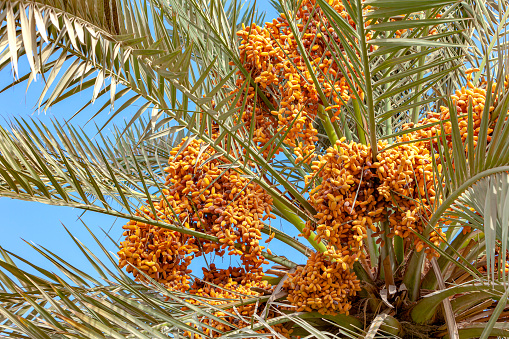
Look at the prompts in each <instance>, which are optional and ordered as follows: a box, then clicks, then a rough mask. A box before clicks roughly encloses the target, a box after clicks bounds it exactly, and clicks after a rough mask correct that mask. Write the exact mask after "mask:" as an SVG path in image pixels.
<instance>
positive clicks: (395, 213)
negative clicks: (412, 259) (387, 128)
mask: <svg viewBox="0 0 509 339" xmlns="http://www.w3.org/2000/svg"><path fill="white" fill-rule="evenodd" d="M398 141H399V140H398ZM428 144H429V143H426V142H423V141H420V142H419V141H417V142H414V143H411V144H399V145H398V146H397V147H395V148H390V149H388V150H385V151H382V152H381V153H379V154H378V155H377V160H378V161H377V162H376V163H374V164H373V166H375V167H376V168H377V176H378V178H379V184H378V186H377V190H378V192H379V193H380V195H382V196H383V197H384V198H385V203H386V209H387V210H388V213H389V227H390V230H391V232H390V233H389V234H388V237H393V236H394V235H397V236H400V237H401V238H403V239H405V240H412V241H413V243H414V246H415V249H416V250H417V251H418V252H420V251H421V250H422V249H423V248H425V251H426V253H427V254H428V256H429V257H431V256H433V255H434V256H438V253H437V252H436V251H434V250H432V249H431V248H429V247H428V246H426V243H425V242H424V241H423V240H421V239H419V238H418V237H417V236H416V235H415V233H414V232H416V233H419V234H423V233H424V226H425V225H426V221H427V220H428V219H429V217H430V216H431V214H432V213H433V212H434V210H435V206H437V205H436V204H435V200H436V199H437V194H436V192H435V181H436V180H435V178H436V176H438V175H439V174H440V173H434V172H433V160H432V157H435V158H438V154H432V151H431V150H430V149H429V147H426V145H428ZM386 146H387V143H386V142H380V144H379V148H385V147H386ZM440 168H441V167H440V165H439V166H438V171H439V172H440ZM436 203H437V204H441V203H442V199H441V198H440V197H438V201H436ZM443 239H445V234H444V233H443V232H442V230H441V229H440V228H436V229H435V230H434V231H432V232H431V233H430V236H429V240H430V241H431V242H432V243H434V244H435V245H436V246H438V245H439V244H440V242H441V241H442V240H443Z"/></svg>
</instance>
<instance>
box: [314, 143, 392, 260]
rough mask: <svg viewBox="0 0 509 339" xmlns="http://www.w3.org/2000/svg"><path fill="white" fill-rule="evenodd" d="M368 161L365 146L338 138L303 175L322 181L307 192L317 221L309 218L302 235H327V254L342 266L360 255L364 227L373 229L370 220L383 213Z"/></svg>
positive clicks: (373, 174) (369, 158)
mask: <svg viewBox="0 0 509 339" xmlns="http://www.w3.org/2000/svg"><path fill="white" fill-rule="evenodd" d="M371 161H372V155H371V150H370V149H369V148H368V147H367V146H365V145H363V144H359V143H356V142H353V141H352V142H350V143H345V142H344V139H341V140H339V141H338V142H336V144H335V147H330V148H329V149H327V152H326V154H324V155H323V156H319V157H318V161H314V162H313V164H312V167H311V168H312V170H313V173H312V174H311V175H309V176H307V177H306V179H305V180H306V184H309V183H310V181H311V180H313V179H315V178H316V177H318V178H320V179H321V183H320V184H319V185H317V186H316V187H315V188H313V189H312V190H311V191H310V192H309V197H310V198H309V201H310V202H311V204H312V205H313V207H314V208H315V209H316V211H317V214H316V215H315V218H316V220H317V224H316V226H315V225H314V224H313V223H312V222H308V223H307V224H306V228H305V230H304V235H306V236H307V235H308V234H309V232H311V231H316V234H317V239H318V241H319V240H321V239H326V240H327V248H328V251H327V253H328V255H329V256H330V257H331V258H333V259H336V260H338V261H339V262H340V263H343V267H344V268H345V269H348V268H351V266H352V265H353V263H354V262H355V261H356V260H357V259H358V258H359V257H360V255H361V250H362V244H363V239H365V238H366V237H367V235H366V227H371V228H373V230H375V228H374V225H373V224H374V223H375V222H378V221H381V220H382V219H383V216H384V204H383V198H382V197H381V196H380V195H379V194H378V192H377V190H376V183H375V182H374V179H375V178H376V175H375V172H374V170H373V169H374V167H373V164H372V163H371Z"/></svg>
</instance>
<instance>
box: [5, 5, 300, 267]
mask: <svg viewBox="0 0 509 339" xmlns="http://www.w3.org/2000/svg"><path fill="white" fill-rule="evenodd" d="M258 8H259V9H260V10H265V11H266V12H267V16H266V20H267V21H270V20H272V18H275V17H276V16H277V13H276V11H274V9H272V7H271V6H270V4H269V2H268V1H267V0H262V1H258ZM19 67H20V74H24V73H23V72H24V71H25V72H26V71H28V62H27V61H26V58H25V57H23V58H22V59H21V60H20V66H19ZM12 80H13V76H12V72H11V70H10V68H8V69H5V70H3V71H1V72H0V88H4V87H5V86H7V85H9V84H10V83H11V82H12ZM42 88H43V83H42V80H41V78H40V76H39V78H38V81H37V82H35V83H32V84H31V85H30V88H29V89H28V91H27V89H26V83H23V84H20V85H17V86H14V87H13V88H10V89H8V90H6V91H5V92H3V93H0V102H2V105H1V106H0V125H1V126H4V127H7V126H8V121H9V120H10V119H12V118H13V117H23V118H27V117H32V118H35V119H39V120H40V121H41V122H43V123H46V124H49V123H50V119H52V118H55V119H58V120H59V121H61V122H62V121H64V120H66V119H69V118H70V117H71V116H72V115H73V114H74V113H75V112H76V111H77V110H78V109H79V108H81V106H82V105H83V104H84V103H86V102H87V101H88V100H89V99H90V98H91V96H92V90H90V91H84V92H83V93H80V94H78V95H76V96H73V97H72V98H71V99H67V100H64V101H63V102H60V103H58V104H57V105H55V106H54V107H52V108H51V109H50V110H48V111H47V112H42V111H41V112H39V111H36V110H35V109H34V106H35V104H36V103H37V100H38V95H39V93H40V91H41V89H42ZM102 103H103V102H96V103H95V105H92V106H91V107H89V108H88V109H86V110H84V111H83V112H82V113H80V114H79V115H78V116H77V117H76V118H75V119H74V120H73V124H75V125H78V126H85V123H86V122H87V120H88V118H89V117H90V116H91V115H92V114H93V113H94V112H95V110H97V109H98V108H99V107H100V106H101V105H102ZM138 107H139V105H133V106H132V107H130V108H129V109H128V110H125V111H124V112H122V116H121V117H119V118H118V119H115V122H116V123H121V122H122V121H123V120H124V119H129V118H130V117H131V116H132V114H134V113H135V112H136V111H137V109H138ZM108 118H109V114H108V112H107V110H105V111H103V113H102V114H101V116H100V117H99V118H98V119H97V123H98V124H99V125H100V124H101V122H105V121H107V119H108ZM84 129H85V131H87V132H88V133H91V134H92V135H93V134H94V132H95V131H96V128H95V126H93V125H92V124H88V125H86V126H85V127H84ZM82 214H83V211H81V210H76V209H72V208H68V207H60V206H50V205H45V204H41V203H35V202H26V201H18V200H11V199H8V198H0V215H1V216H2V226H1V230H2V236H1V238H0V246H1V247H3V248H4V249H6V250H9V251H12V252H14V253H16V254H18V255H21V256H22V257H24V258H25V259H28V260H29V261H30V262H32V263H33V264H35V265H41V266H43V267H45V268H50V269H51V266H50V265H49V264H48V262H47V261H46V259H44V258H43V257H42V256H40V255H39V254H37V253H36V252H35V251H34V250H33V249H31V248H30V246H28V245H27V244H26V243H25V241H28V242H32V243H35V244H39V245H42V246H44V247H46V248H48V249H50V250H51V251H54V252H55V253H56V254H58V255H60V256H62V257H63V258H64V259H65V260H67V261H68V262H69V263H70V264H72V265H74V266H76V267H79V268H80V269H84V270H87V271H89V270H90V269H91V268H92V267H91V266H90V265H88V264H86V263H85V261H84V260H83V259H84V258H83V257H82V255H81V252H80V251H79V249H78V248H77V247H76V246H75V245H74V243H72V241H70V239H69V236H68V235H67V233H66V232H65V230H64V228H63V225H65V226H66V227H67V228H68V229H69V230H70V231H71V232H72V233H73V235H74V236H76V237H77V238H78V239H79V240H81V241H82V242H83V243H85V244H86V245H87V246H89V247H90V249H91V250H93V251H94V252H95V253H97V254H99V253H100V252H101V251H100V249H99V247H98V246H97V245H95V242H94V240H93V238H92V237H91V236H90V234H89V233H88V231H87V230H86V229H85V227H83V222H84V223H86V224H87V226H89V227H90V229H91V230H92V231H93V232H94V234H96V235H97V236H98V238H99V239H100V240H101V241H102V242H103V244H104V245H105V246H106V247H107V248H108V250H110V251H111V252H116V251H117V248H116V247H115V246H114V245H113V244H112V243H111V242H110V241H109V240H108V239H107V238H106V237H105V236H104V234H103V232H102V230H104V231H106V232H108V233H109V234H110V236H111V237H112V238H113V239H115V240H118V239H119V238H120V236H121V233H122V228H121V226H122V225H123V224H124V223H125V221H124V220H116V219H115V218H113V217H110V216H106V215H101V214H95V213H91V212H87V213H85V214H84V215H82ZM80 218H81V220H80ZM273 225H274V226H276V227H279V228H281V227H280V225H282V224H281V222H280V221H279V220H276V221H275V222H273ZM283 227H284V228H283V229H282V230H284V231H286V232H289V231H291V230H292V228H293V227H292V226H291V225H284V226H283ZM290 233H294V232H290ZM270 247H271V249H272V250H273V252H274V253H278V252H279V253H281V252H280V251H278V249H280V250H282V249H283V248H285V247H284V246H281V245H280V244H279V245H278V244H277V241H276V240H275V241H273V242H272V244H271V246H270ZM281 254H284V255H286V256H288V257H290V259H292V260H296V261H298V262H302V261H303V259H304V257H303V256H302V255H300V254H296V255H295V254H294V253H288V252H285V253H281ZM224 262H225V264H228V262H229V260H228V258H225V259H224ZM198 265H199V264H198V263H197V265H193V266H195V267H194V268H195V270H194V273H195V274H197V275H200V272H199V270H196V268H197V266H198Z"/></svg>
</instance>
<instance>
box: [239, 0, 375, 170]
mask: <svg viewBox="0 0 509 339" xmlns="http://www.w3.org/2000/svg"><path fill="white" fill-rule="evenodd" d="M329 3H330V4H331V6H332V7H333V8H335V9H336V11H337V12H338V13H339V14H340V15H341V16H342V17H343V18H345V19H346V21H348V22H349V23H350V25H352V26H353V25H354V22H353V20H351V18H350V17H349V15H348V13H347V11H346V10H345V8H344V6H343V5H342V2H341V1H340V0H332V1H330V2H329ZM292 25H293V26H292ZM292 28H293V29H292ZM297 32H298V34H300V35H302V44H303V49H304V50H305V51H306V57H307V58H308V60H309V63H310V65H311V67H312V68H313V73H314V74H315V75H316V81H317V82H318V84H319V86H320V88H321V89H322V91H323V95H325V96H326V97H327V98H329V99H330V100H331V102H333V103H334V104H335V105H334V108H336V110H334V111H335V113H334V114H336V115H338V114H339V110H337V108H339V107H340V106H342V105H343V104H344V103H346V102H347V101H348V100H349V99H350V97H351V96H352V93H353V91H356V89H352V88H350V86H349V85H348V82H347V77H351V76H361V75H360V74H349V73H348V72H346V71H342V70H346V69H347V68H348V67H346V65H347V64H349V61H348V60H349V58H350V57H351V56H349V55H347V54H346V53H345V52H344V51H342V49H341V40H342V39H340V37H338V35H337V32H335V30H334V29H333V28H332V27H331V25H330V24H329V22H328V21H327V19H326V17H325V15H324V14H323V12H322V10H321V9H320V8H319V7H318V6H316V1H315V0H305V1H303V2H302V3H301V6H300V7H299V9H298V10H297V11H296V13H295V18H294V19H293V20H292V24H291V23H290V22H289V21H288V20H287V18H286V16H285V15H284V14H281V16H280V17H279V18H277V19H274V20H273V21H272V22H267V23H266V24H265V25H264V27H260V26H257V25H255V24H253V25H252V26H248V27H243V29H242V30H241V31H239V32H238V33H237V35H238V36H239V37H241V39H242V40H241V42H240V47H239V52H240V60H241V63H242V66H243V67H244V68H245V69H246V70H247V72H248V73H249V76H250V78H251V79H252V80H253V82H254V85H253V84H249V85H248V87H247V89H245V90H244V92H245V94H243V95H245V97H247V103H246V105H245V106H243V107H244V112H243V113H242V120H243V121H244V122H245V123H246V125H247V126H251V124H252V123H254V136H253V141H254V142H255V143H256V144H257V145H258V146H259V147H260V148H261V147H263V146H264V145H265V144H266V143H268V141H269V140H270V139H271V138H272V137H273V136H274V134H275V133H276V132H278V133H281V135H284V134H285V133H287V134H286V137H285V139H284V142H285V143H286V144H287V145H289V146H290V147H292V148H293V151H294V153H295V154H296V156H297V159H296V160H297V162H300V161H305V162H307V163H309V162H310V161H311V156H312V154H313V152H314V150H315V142H316V141H317V140H318V139H317V130H316V128H315V126H314V121H315V118H316V116H317V112H318V108H319V104H324V103H323V102H322V99H321V98H320V95H319V93H318V91H317V89H316V87H315V83H314V79H313V77H312V76H311V74H310V72H309V69H308V66H307V65H306V62H305V60H304V58H303V55H302V52H301V48H299V46H298V44H297V42H296V41H295V38H294V34H297ZM370 38H371V33H368V34H367V39H368V40H369V39H370ZM347 40H348V39H347ZM343 41H344V39H343ZM331 46H336V48H335V50H334V53H342V54H343V56H342V58H341V59H338V58H333V57H332V51H331V48H333V47H331ZM336 49H337V50H336ZM338 63H340V64H338ZM344 73H347V74H344ZM245 82H246V77H245V76H244V74H242V73H241V72H239V78H238V83H237V85H238V89H236V90H235V91H234V92H236V91H240V90H241V88H242V86H243V84H244V83H245ZM257 88H258V89H259V90H260V92H263V94H264V95H265V96H266V100H268V101H269V102H270V104H271V105H272V106H273V107H271V108H269V107H270V106H268V105H267V103H266V102H264V100H263V98H261V97H260V93H255V92H256V89H257ZM255 98H256V100H255ZM239 105H244V103H243V102H242V100H240V101H239ZM324 105H325V104H324ZM278 151H279V150H274V149H270V147H268V148H267V149H265V150H264V155H265V156H267V155H268V154H269V153H270V152H272V154H277V153H278Z"/></svg>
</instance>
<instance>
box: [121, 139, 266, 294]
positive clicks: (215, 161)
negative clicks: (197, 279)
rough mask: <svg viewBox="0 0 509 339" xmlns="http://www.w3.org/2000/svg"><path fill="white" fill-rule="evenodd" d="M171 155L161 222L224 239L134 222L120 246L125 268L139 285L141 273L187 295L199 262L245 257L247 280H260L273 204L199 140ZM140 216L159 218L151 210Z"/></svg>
mask: <svg viewBox="0 0 509 339" xmlns="http://www.w3.org/2000/svg"><path fill="white" fill-rule="evenodd" d="M186 140H187V139H184V140H183V141H182V142H181V144H180V145H178V146H177V147H175V148H174V149H173V150H172V151H171V152H170V153H171V156H170V159H169V167H168V168H166V169H165V170H166V171H167V172H168V176H167V181H166V186H167V187H168V188H167V189H164V190H163V194H164V197H161V199H160V200H159V202H158V203H156V204H155V208H156V210H157V218H158V219H162V220H163V221H165V222H167V223H169V224H172V225H174V226H180V227H182V228H184V229H191V230H196V231H200V232H203V233H205V234H208V235H212V236H215V237H217V238H219V243H216V242H212V241H209V240H204V239H198V238H195V237H191V236H188V235H185V234H181V233H179V232H176V231H170V230H167V229H163V228H159V227H154V226H150V225H147V224H145V223H143V222H134V221H130V222H129V223H128V224H127V225H125V226H124V229H125V230H126V231H125V232H124V236H125V237H126V238H125V241H123V242H121V244H120V247H121V249H120V251H119V256H120V266H121V267H124V266H126V265H128V264H130V265H128V268H127V269H128V271H132V272H133V273H134V274H135V276H137V278H138V279H139V280H143V279H142V275H140V274H139V272H138V271H137V270H135V269H134V267H136V268H137V269H139V270H141V271H143V272H144V273H146V274H148V275H149V276H150V277H152V278H153V279H155V280H156V281H158V282H160V283H162V284H164V285H166V286H167V287H168V288H169V289H173V290H182V291H185V290H188V289H189V288H190V286H189V281H190V278H189V273H190V272H191V271H190V270H189V269H188V266H189V264H190V262H191V260H192V259H193V258H195V257H198V256H201V255H203V254H208V253H212V252H214V253H216V254H218V255H224V254H225V253H226V252H227V251H228V254H230V255H240V259H241V262H242V265H243V269H244V272H245V274H243V275H242V279H243V280H242V281H238V283H245V282H248V281H259V280H260V279H261V276H262V268H261V265H262V264H263V263H264V262H265V261H264V258H263V256H262V250H263V249H264V246H261V245H260V244H259V241H260V240H261V238H262V237H261V232H260V230H261V229H262V228H263V223H262V219H266V218H268V217H273V215H272V214H270V212H271V208H272V207H271V204H272V199H271V198H270V196H269V195H268V194H267V193H265V191H264V190H263V189H262V188H261V187H260V186H258V185H256V184H254V183H252V182H251V180H250V179H248V178H246V177H245V176H243V174H242V173H241V172H239V171H237V170H236V169H232V168H231V166H229V165H228V163H227V162H225V160H224V159H222V158H221V157H214V158H212V159H211V157H213V156H214V155H215V152H214V151H213V150H212V149H210V148H207V147H205V146H204V143H203V142H202V141H200V140H191V141H190V142H186ZM138 215H145V216H146V217H148V218H150V219H155V217H156V216H154V215H153V213H152V212H151V211H150V209H149V208H146V207H145V208H142V209H141V210H140V211H139V212H138Z"/></svg>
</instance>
